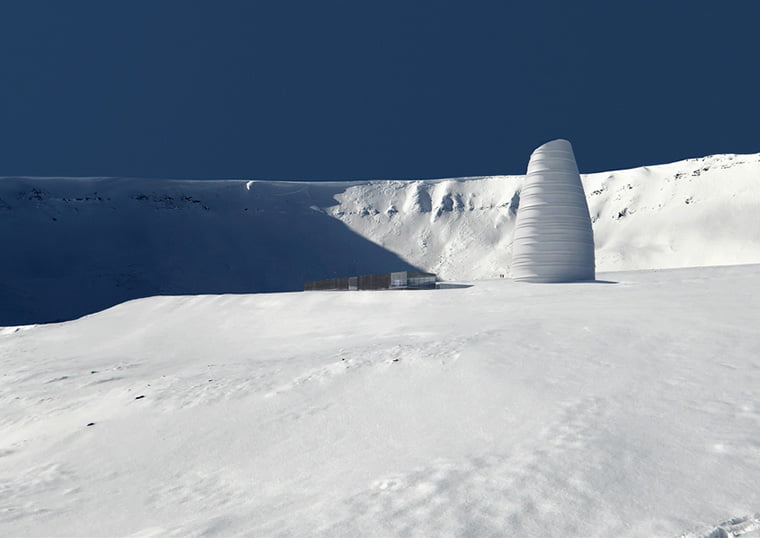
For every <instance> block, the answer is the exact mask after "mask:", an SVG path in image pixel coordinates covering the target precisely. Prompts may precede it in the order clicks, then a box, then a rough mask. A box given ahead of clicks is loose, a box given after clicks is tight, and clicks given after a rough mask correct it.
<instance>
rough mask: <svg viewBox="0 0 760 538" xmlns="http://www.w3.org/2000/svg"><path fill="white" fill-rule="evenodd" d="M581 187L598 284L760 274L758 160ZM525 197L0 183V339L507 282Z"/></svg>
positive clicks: (240, 184) (734, 158)
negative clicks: (420, 275) (344, 289)
mask: <svg viewBox="0 0 760 538" xmlns="http://www.w3.org/2000/svg"><path fill="white" fill-rule="evenodd" d="M581 164H582V161H581ZM582 179H583V183H584V187H585V191H586V193H587V195H588V205H589V209H590V213H591V219H592V221H593V227H594V239H595V243H596V264H597V269H598V270H600V271H610V270H624V269H647V268H665V267H684V266H702V265H718V264H739V263H753V262H754V263H757V262H760V241H758V239H757V238H758V237H760V154H754V155H715V156H711V157H705V158H700V159H691V160H687V161H681V162H677V163H672V164H666V165H660V166H651V167H643V168H636V169H632V170H623V171H617V172H604V173H596V174H588V175H584V176H582ZM522 182H523V177H522V176H499V177H476V178H460V179H441V180H410V181H361V182H351V183H316V182H263V181H252V182H246V181H238V180H231V181H168V180H160V181H159V180H134V179H113V178H111V179H109V178H85V179H81V178H80V179H61V178H0V241H2V245H3V257H2V262H0V297H2V301H0V325H19V324H27V323H38V322H44V321H54V320H63V319H72V318H75V317H77V316H80V315H83V314H86V313H91V312H95V311H98V310H101V309H103V308H105V307H108V306H111V305H114V304H117V303H119V302H122V301H125V300H128V299H134V298H137V297H145V296H150V295H157V294H196V293H234V292H238V293H244V292H254V291H282V290H297V289H302V286H303V282H304V281H306V280H314V279H319V278H329V277H332V276H346V275H350V274H362V273H367V274H370V273H376V272H384V271H395V270H404V269H409V270H412V269H413V268H417V269H419V270H424V271H429V272H433V273H437V274H438V275H439V276H440V277H441V278H443V279H446V280H473V279H487V278H498V277H499V275H505V276H506V275H508V274H509V270H510V264H511V258H512V237H513V229H514V221H515V214H516V212H517V207H518V205H519V202H520V191H521V188H522Z"/></svg>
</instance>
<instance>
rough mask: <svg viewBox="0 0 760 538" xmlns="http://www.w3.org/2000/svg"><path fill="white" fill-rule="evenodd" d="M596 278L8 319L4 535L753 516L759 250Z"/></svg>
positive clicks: (3, 387) (691, 522)
mask: <svg viewBox="0 0 760 538" xmlns="http://www.w3.org/2000/svg"><path fill="white" fill-rule="evenodd" d="M466 184H467V185H472V184H473V183H472V182H469V183H466ZM599 277H600V279H604V280H607V281H614V282H617V283H616V284H605V283H601V282H596V283H575V284H555V285H551V286H547V285H541V284H525V283H515V282H512V281H511V280H509V279H503V280H501V279H497V280H492V281H482V282H478V283H475V284H474V285H473V286H471V287H460V288H452V289H442V290H435V291H367V292H353V293H346V292H313V293H283V294H257V295H224V296H195V297H153V298H149V299H140V300H135V301H131V302H128V303H125V304H122V305H119V306H117V307H114V308H112V309H110V310H106V311H104V312H100V313H98V314H94V315H91V316H87V317H84V318H82V319H78V320H76V321H71V322H67V323H62V324H51V325H42V326H31V327H18V328H7V329H4V330H2V331H0V361H1V364H2V366H3V368H2V377H0V431H2V435H0V535H2V536H25V537H30V536H141V537H145V536H181V537H192V536H237V535H247V536H278V535H284V536H287V535H290V536H314V535H318V536H352V537H353V536H454V535H456V536H541V537H545V536H552V537H553V536H562V537H580V536H583V537H588V536H637V537H640V536H670V537H676V536H685V537H689V538H698V537H699V538H707V537H710V538H717V537H723V536H732V535H733V536H744V537H749V536H755V537H756V536H758V535H760V515H758V514H757V513H758V511H759V509H760V487H758V485H759V484H760V437H759V436H758V431H760V336H759V334H758V330H757V326H758V325H757V322H758V319H759V316H758V314H759V313H760V310H759V307H758V305H760V286H758V282H759V281H760V266H758V265H745V266H736V267H718V268H699V269H678V270H669V271H650V272H646V271H640V272H630V273H617V274H615V273H612V274H601V275H599Z"/></svg>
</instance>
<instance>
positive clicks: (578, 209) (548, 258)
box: [511, 140, 595, 282]
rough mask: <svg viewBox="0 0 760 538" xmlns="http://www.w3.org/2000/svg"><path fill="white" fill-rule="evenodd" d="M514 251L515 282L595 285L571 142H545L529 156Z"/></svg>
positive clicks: (585, 206) (591, 241) (591, 235)
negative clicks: (593, 283) (579, 282)
mask: <svg viewBox="0 0 760 538" xmlns="http://www.w3.org/2000/svg"><path fill="white" fill-rule="evenodd" d="M512 248H513V250H512V252H513V254H512V266H511V276H512V279H513V280H517V281H523V282H572V281H579V280H594V278H595V271H594V233H593V231H592V229H591V218H590V217H589V212H588V204H587V203H586V195H585V194H584V192H583V185H582V184H581V177H580V174H579V173H578V166H577V165H576V163H575V155H574V154H573V147H572V146H571V145H570V142H568V141H567V140H552V141H551V142H547V143H546V144H544V145H543V146H541V147H539V148H538V149H536V150H535V151H534V152H533V154H532V155H531V156H530V161H529V162H528V172H527V175H526V177H525V183H524V185H523V188H522V191H521V193H520V205H519V207H518V210H517V220H516V222H515V235H514V242H513V247H512Z"/></svg>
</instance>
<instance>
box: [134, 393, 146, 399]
mask: <svg viewBox="0 0 760 538" xmlns="http://www.w3.org/2000/svg"><path fill="white" fill-rule="evenodd" d="M142 398H145V394H140V395H139V396H135V400H140V399H142Z"/></svg>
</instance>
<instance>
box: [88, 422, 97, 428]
mask: <svg viewBox="0 0 760 538" xmlns="http://www.w3.org/2000/svg"><path fill="white" fill-rule="evenodd" d="M94 425H95V423H94V422H88V423H87V426H88V427H89V426H94Z"/></svg>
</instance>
